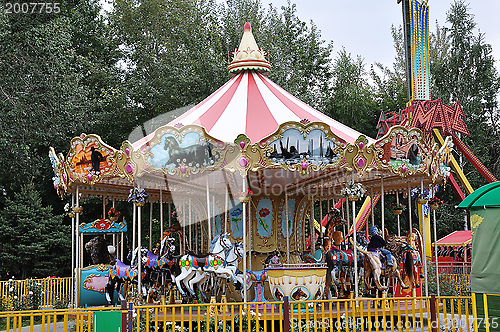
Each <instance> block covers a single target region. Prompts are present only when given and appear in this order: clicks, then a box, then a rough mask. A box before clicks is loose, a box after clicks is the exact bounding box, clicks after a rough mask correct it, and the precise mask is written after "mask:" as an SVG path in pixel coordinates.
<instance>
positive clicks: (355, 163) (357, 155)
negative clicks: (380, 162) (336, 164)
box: [341, 135, 377, 174]
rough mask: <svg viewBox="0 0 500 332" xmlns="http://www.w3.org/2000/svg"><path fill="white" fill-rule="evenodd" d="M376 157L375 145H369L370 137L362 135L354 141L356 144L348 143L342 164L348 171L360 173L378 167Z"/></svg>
mask: <svg viewBox="0 0 500 332" xmlns="http://www.w3.org/2000/svg"><path fill="white" fill-rule="evenodd" d="M374 157H375V152H374V149H373V147H372V146H370V145H368V139H367V138H366V137H365V136H363V135H361V136H359V137H358V139H357V140H356V142H354V145H352V144H348V145H347V147H346V149H345V151H344V160H343V162H342V164H341V166H343V167H345V168H346V169H347V170H348V171H356V172H357V173H358V174H362V173H364V172H369V171H371V170H372V169H374V168H376V167H377V164H376V163H375V162H374Z"/></svg>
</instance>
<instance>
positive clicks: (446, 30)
mask: <svg viewBox="0 0 500 332" xmlns="http://www.w3.org/2000/svg"><path fill="white" fill-rule="evenodd" d="M447 23H449V26H444V27H441V28H440V27H439V25H438V26H437V30H436V33H435V34H433V36H432V38H431V77H432V89H433V90H432V91H433V95H434V97H436V98H438V97H439V98H441V99H442V100H443V102H445V103H447V104H449V105H453V104H454V103H455V102H456V101H457V100H458V101H459V102H460V104H461V105H462V107H463V109H464V112H465V116H466V124H467V127H468V129H469V131H470V132H471V137H463V136H462V140H463V141H464V143H465V144H466V145H467V146H468V147H469V149H470V150H471V151H472V152H473V153H474V154H475V155H476V157H477V158H478V159H479V160H480V161H481V162H482V163H483V164H484V165H486V167H487V168H488V169H489V170H490V171H491V172H492V173H493V174H494V175H495V176H496V177H497V178H498V176H499V175H500V172H499V170H500V149H499V148H498V141H499V139H500V136H499V133H498V129H497V128H498V120H499V119H498V117H497V113H498V101H497V96H498V93H499V91H500V81H499V75H498V72H497V70H496V68H495V66H494V58H493V55H492V50H491V46H490V45H489V44H487V43H485V41H484V35H483V34H482V33H480V32H477V31H476V28H477V25H476V22H475V21H474V16H473V15H472V14H471V13H470V12H469V9H468V8H467V5H466V4H465V2H464V1H461V0H457V1H455V2H454V3H453V4H452V5H451V8H450V10H449V11H448V13H447ZM455 157H456V158H457V160H459V161H460V160H463V162H461V167H462V169H463V171H464V173H465V175H466V176H467V178H468V180H469V182H470V183H471V185H472V187H473V188H475V189H477V188H478V187H480V186H482V185H484V184H486V180H485V179H484V177H483V176H482V175H481V174H480V173H479V172H478V171H477V170H476V169H475V168H474V167H473V166H472V164H470V163H469V162H467V161H466V160H465V158H463V157H462V156H461V154H460V152H457V155H456V156H455ZM464 192H465V190H464ZM439 195H441V196H442V198H443V200H444V201H445V202H447V204H445V205H444V206H443V207H442V208H440V209H439V210H438V219H439V220H440V230H439V233H440V236H443V235H446V234H449V233H450V232H451V231H454V230H456V229H460V228H462V227H463V226H464V215H463V214H462V213H459V214H458V215H457V211H456V210H455V209H454V205H456V204H458V202H459V200H458V199H457V198H456V197H455V196H454V195H453V192H452V191H451V190H448V191H445V192H443V193H441V194H439Z"/></svg>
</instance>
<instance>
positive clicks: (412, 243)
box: [386, 230, 421, 288]
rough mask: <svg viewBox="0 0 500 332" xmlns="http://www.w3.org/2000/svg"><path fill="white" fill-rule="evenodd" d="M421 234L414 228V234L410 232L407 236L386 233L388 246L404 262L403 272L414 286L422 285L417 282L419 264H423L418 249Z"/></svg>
mask: <svg viewBox="0 0 500 332" xmlns="http://www.w3.org/2000/svg"><path fill="white" fill-rule="evenodd" d="M419 236H420V234H419V233H418V231H417V230H414V233H412V234H410V233H408V236H406V237H404V236H395V235H389V234H388V233H386V239H387V241H386V242H387V245H386V248H387V249H388V250H389V251H391V253H392V255H393V256H394V257H396V258H397V259H398V261H399V262H403V274H404V275H406V276H407V277H408V282H409V284H410V285H412V286H413V287H414V288H418V287H420V285H418V284H417V283H416V275H417V273H418V270H417V265H419V264H421V260H420V253H419V251H418V250H417V249H416V243H417V241H416V238H418V237H419Z"/></svg>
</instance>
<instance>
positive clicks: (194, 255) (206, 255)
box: [187, 250, 211, 258]
mask: <svg viewBox="0 0 500 332" xmlns="http://www.w3.org/2000/svg"><path fill="white" fill-rule="evenodd" d="M187 254H188V255H189V256H193V257H198V258H206V257H208V256H210V255H211V254H210V253H207V254H199V253H196V252H193V251H191V250H189V251H188V252H187Z"/></svg>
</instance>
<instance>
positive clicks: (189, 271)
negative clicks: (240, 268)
mask: <svg viewBox="0 0 500 332" xmlns="http://www.w3.org/2000/svg"><path fill="white" fill-rule="evenodd" d="M231 244H232V243H231V241H230V240H229V235H228V234H222V235H217V236H216V237H215V238H214V239H213V240H212V241H211V242H210V247H209V253H208V254H206V255H195V254H194V253H188V254H186V255H183V256H182V257H181V258H180V259H179V265H180V267H181V273H180V275H179V276H177V277H176V278H175V283H176V285H177V289H178V290H179V292H180V293H181V295H182V297H183V299H186V298H187V296H188V294H187V293H186V292H184V290H183V289H182V288H181V283H183V284H184V286H185V287H186V288H187V289H188V291H189V293H190V295H191V296H192V297H195V296H196V293H195V291H194V289H193V288H191V287H190V284H189V281H190V280H191V279H192V278H194V277H196V276H197V272H204V271H207V272H214V273H216V274H227V275H229V278H230V280H231V281H233V282H234V283H235V284H237V283H238V281H237V279H236V275H235V274H236V268H235V267H234V266H227V263H226V260H225V255H226V253H225V249H230V247H231ZM198 278H199V276H198ZM200 280H201V279H200ZM203 296H204V295H203Z"/></svg>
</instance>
